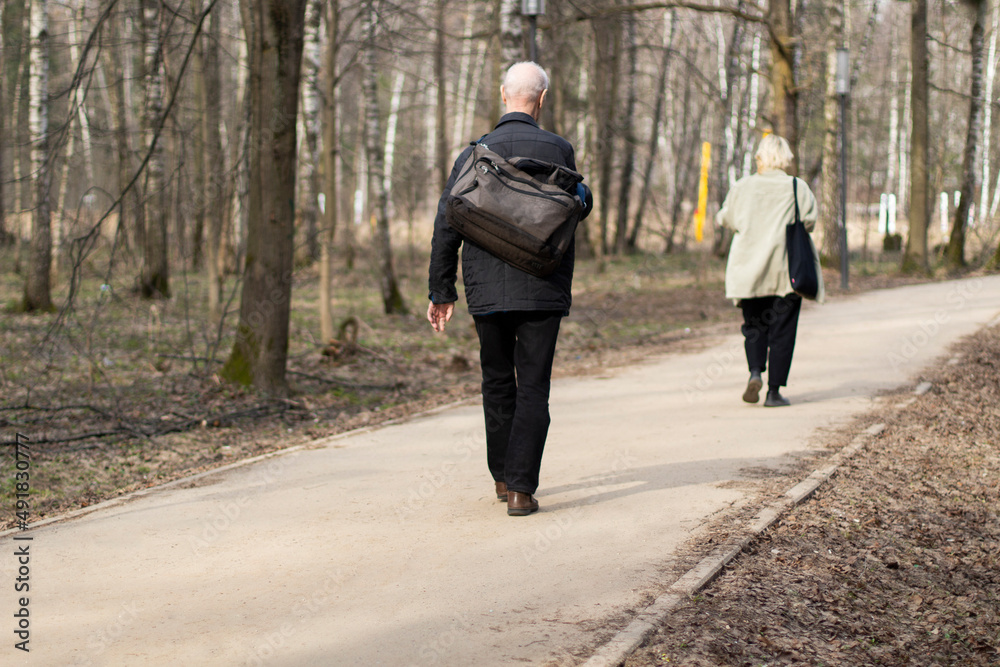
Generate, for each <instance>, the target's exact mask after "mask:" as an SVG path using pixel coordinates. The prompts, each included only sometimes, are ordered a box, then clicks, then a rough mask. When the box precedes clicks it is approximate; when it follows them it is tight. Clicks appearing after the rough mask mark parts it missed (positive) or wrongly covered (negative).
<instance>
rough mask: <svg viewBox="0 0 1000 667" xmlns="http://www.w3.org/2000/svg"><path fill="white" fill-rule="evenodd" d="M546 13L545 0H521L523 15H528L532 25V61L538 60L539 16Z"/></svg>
mask: <svg viewBox="0 0 1000 667" xmlns="http://www.w3.org/2000/svg"><path fill="white" fill-rule="evenodd" d="M544 13H545V0H521V15H522V16H527V17H528V25H529V26H530V27H531V33H530V34H531V62H538V42H537V41H536V40H535V32H536V30H537V29H538V16H539V15H540V14H544Z"/></svg>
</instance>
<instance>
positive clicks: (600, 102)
mask: <svg viewBox="0 0 1000 667" xmlns="http://www.w3.org/2000/svg"><path fill="white" fill-rule="evenodd" d="M620 32H621V31H620V30H619V24H618V23H617V22H615V21H611V20H601V21H595V22H594V43H595V46H596V56H597V67H596V69H597V84H596V88H597V91H596V94H595V95H594V114H593V117H594V118H598V119H600V120H599V121H598V133H597V141H596V144H597V146H596V149H597V150H596V153H597V164H598V168H597V169H598V174H599V176H598V184H597V185H598V196H597V200H598V204H599V205H600V220H599V223H598V224H599V227H598V229H599V232H598V235H599V241H600V242H599V243H598V244H597V247H598V248H599V249H600V254H601V256H603V255H606V254H607V253H608V223H609V221H610V217H611V216H610V208H611V176H612V170H613V167H614V155H613V153H614V138H615V125H614V121H615V114H614V113H613V111H612V110H613V109H614V105H615V103H616V102H617V99H618V80H619V76H618V60H619V54H620V51H621V49H620V48H619V41H620Z"/></svg>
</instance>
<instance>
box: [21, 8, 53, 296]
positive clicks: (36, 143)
mask: <svg viewBox="0 0 1000 667" xmlns="http://www.w3.org/2000/svg"><path fill="white" fill-rule="evenodd" d="M29 24H30V26H31V28H30V31H29V34H28V38H29V39H30V40H31V65H30V67H31V78H30V83H29V88H30V91H29V103H30V105H31V108H30V112H29V117H28V127H29V131H30V134H31V172H32V177H33V182H34V186H35V187H34V195H35V196H34V205H35V210H34V215H33V216H32V230H31V247H30V249H29V254H28V271H27V273H26V275H25V283H24V310H26V311H28V312H32V311H48V310H52V307H53V306H52V289H51V285H50V279H49V274H50V271H51V268H52V226H51V222H52V221H51V209H50V202H49V186H50V184H51V182H52V172H51V169H52V163H51V160H50V155H49V8H48V0H31V18H30V21H29Z"/></svg>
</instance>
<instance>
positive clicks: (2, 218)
mask: <svg viewBox="0 0 1000 667" xmlns="http://www.w3.org/2000/svg"><path fill="white" fill-rule="evenodd" d="M5 27H6V26H5V21H4V20H3V10H2V9H0V247H2V246H5V245H7V238H8V234H7V208H6V206H5V205H4V204H5V202H4V199H3V184H4V181H6V180H7V177H6V174H4V170H3V156H4V152H5V151H4V141H5V140H6V139H7V137H8V136H10V135H9V134H8V133H7V132H8V130H7V126H8V125H9V123H8V122H7V116H8V115H9V114H8V113H7V92H6V85H5V82H6V80H7V72H6V68H5V67H4V66H3V63H5V62H6V61H7V58H8V57H9V56H8V54H7V51H6V50H5V49H4V41H3V31H4V28H5Z"/></svg>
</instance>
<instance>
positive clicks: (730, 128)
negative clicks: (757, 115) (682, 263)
mask: <svg viewBox="0 0 1000 667" xmlns="http://www.w3.org/2000/svg"><path fill="white" fill-rule="evenodd" d="M737 7H738V8H739V9H743V2H742V1H741V2H740V3H739V4H738V5H737ZM716 20H719V21H721V17H720V16H718V15H716ZM735 23H736V24H735V25H734V26H733V33H732V35H731V36H730V38H729V41H728V42H727V43H725V52H724V62H723V63H722V64H721V65H720V70H721V71H720V73H719V77H720V85H721V87H722V89H721V93H722V97H723V99H722V108H723V114H722V116H723V117H724V118H725V122H724V123H723V127H722V132H721V136H720V137H719V139H718V143H717V146H716V150H715V154H716V155H718V158H717V159H716V160H715V165H714V166H715V196H716V201H718V203H719V208H721V207H722V203H723V202H724V201H726V195H728V194H729V188H730V187H731V186H732V181H733V177H734V176H735V169H734V164H733V162H734V160H735V155H736V146H735V144H736V134H737V126H738V124H739V111H740V105H739V104H737V103H736V100H735V99H734V98H735V90H736V84H737V82H738V81H739V79H740V77H741V76H742V72H741V71H740V52H741V51H742V49H743V35H744V32H745V31H746V27H745V26H744V24H743V20H742V19H740V18H737V19H736V21H735ZM722 44H723V42H722V40H721V39H720V44H719V48H720V49H722V48H723V46H722ZM713 231H714V233H713V234H712V252H713V253H714V254H716V255H720V256H721V255H722V254H723V253H724V252H725V250H724V248H726V247H727V246H728V242H729V235H728V232H727V230H726V229H725V228H723V227H722V225H720V224H718V222H715V224H714V230H713Z"/></svg>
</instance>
